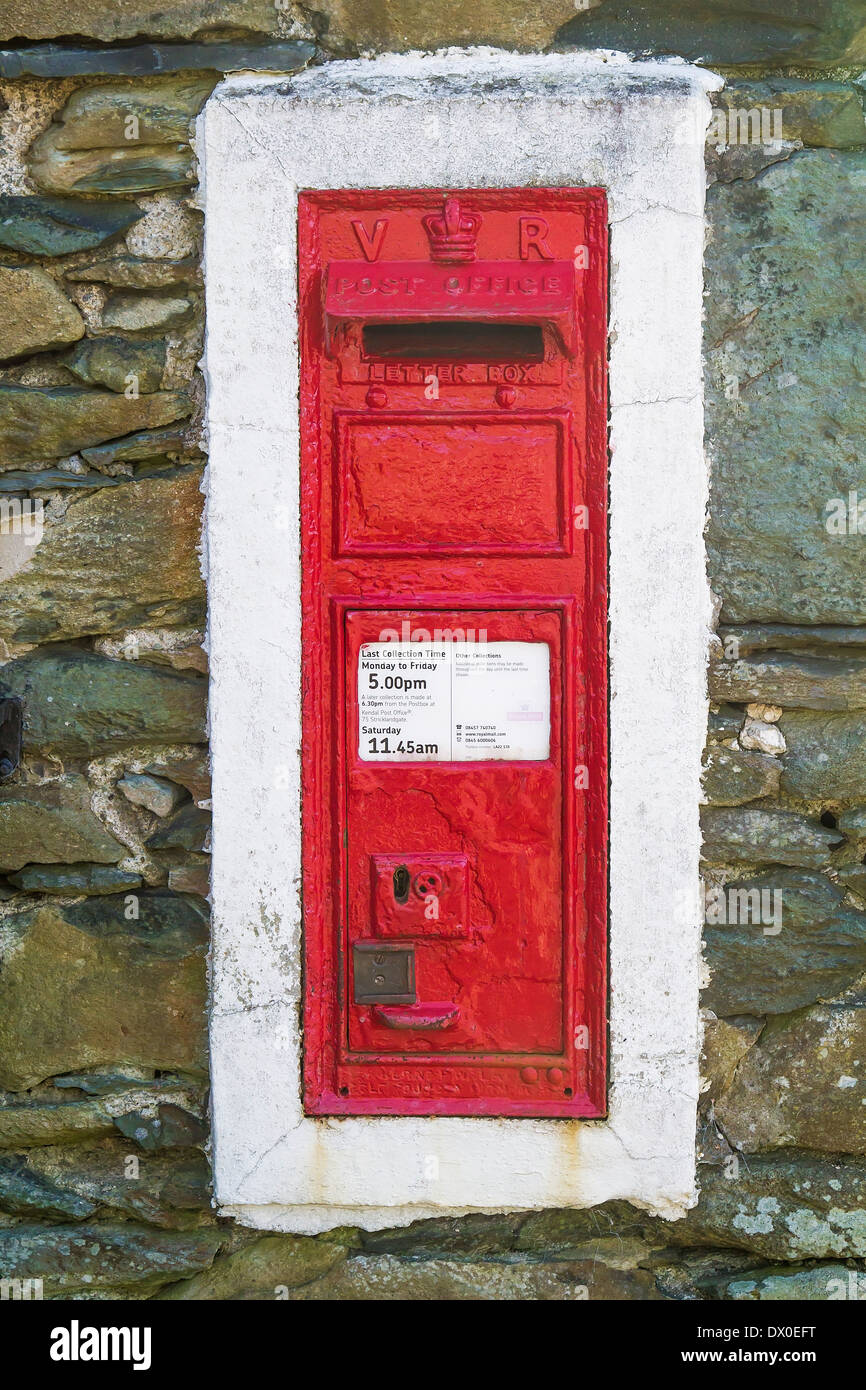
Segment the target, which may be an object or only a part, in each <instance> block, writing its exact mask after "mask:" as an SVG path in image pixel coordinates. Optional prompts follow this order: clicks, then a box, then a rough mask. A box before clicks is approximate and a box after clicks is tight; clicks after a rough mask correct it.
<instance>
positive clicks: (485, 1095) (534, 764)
mask: <svg viewBox="0 0 866 1390" xmlns="http://www.w3.org/2000/svg"><path fill="white" fill-rule="evenodd" d="M299 228H300V253H299V260H300V312H301V328H302V381H301V430H302V441H301V444H302V481H301V494H302V525H303V557H304V575H303V652H304V658H303V698H304V734H303V745H304V769H303V833H304V879H303V906H304V932H305V1003H304V1047H305V1097H304V1099H305V1105H306V1108H307V1111H308V1112H309V1113H312V1114H320V1115H331V1114H334V1115H339V1114H395V1115H401V1114H416V1115H424V1114H429V1115H514V1116H551V1117H555V1116H580V1115H583V1116H597V1115H600V1114H603V1113H604V1109H605V1035H606V1004H605V1000H606V983H605V966H606V946H605V938H606V931H605V927H606V841H607V772H606V766H607V764H606V728H607V714H606V708H607V706H606V671H607V662H606V647H605V637H606V622H607V618H606V589H605V578H606V491H605V479H606V459H607V447H606V395H605V380H606V376H605V361H606V351H605V345H606V332H607V317H606V284H607V210H606V202H605V197H604V194H603V192H601V191H600V190H598V189H536V188H533V189H520V190H515V189H510V190H493V189H483V190H482V189H474V190H461V191H447V192H446V191H443V190H435V189H424V190H412V191H406V190H377V191H373V190H366V191H363V192H358V191H337V192H315V193H305V194H302V195H301V198H300V213H299Z"/></svg>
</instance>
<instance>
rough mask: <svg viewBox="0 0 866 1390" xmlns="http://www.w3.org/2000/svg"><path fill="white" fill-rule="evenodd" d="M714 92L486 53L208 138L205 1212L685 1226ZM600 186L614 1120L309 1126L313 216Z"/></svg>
mask: <svg viewBox="0 0 866 1390" xmlns="http://www.w3.org/2000/svg"><path fill="white" fill-rule="evenodd" d="M720 85H721V83H720V81H719V80H718V79H717V78H715V77H713V76H712V75H711V74H708V73H706V72H703V71H701V70H699V69H695V68H692V67H689V66H687V65H686V64H684V63H680V62H675V61H673V62H665V63H631V62H629V61H628V60H626V59H625V58H623V57H622V56H620V55H614V54H604V55H602V54H591V55H558V56H549V57H548V56H545V57H522V56H517V55H514V54H506V53H500V52H494V51H490V50H471V51H455V50H449V51H448V52H446V53H440V54H433V55H427V56H423V55H418V54H410V55H404V56H389V57H386V58H380V59H377V60H374V61H363V60H362V61H357V62H355V61H353V62H345V63H333V64H329V65H327V66H325V67H321V68H317V69H312V70H310V71H308V72H305V73H302V74H300V75H297V76H294V77H291V78H282V79H281V78H278V77H276V78H275V77H274V76H272V75H270V76H267V77H265V78H259V77H252V76H243V75H241V76H235V77H231V78H229V79H227V80H226V81H225V82H223V83H222V84H221V85H220V86H219V87H218V88H217V90H216V92H215V93H214V95H213V96H212V97H211V99H210V101H209V102H208V104H207V107H206V109H205V111H204V113H203V115H202V117H201V118H200V122H199V131H198V141H197V144H198V151H199V155H200V157H201V159H202V163H203V177H204V207H205V213H206V223H205V226H206V232H205V238H206V249H205V275H206V286H207V322H208V331H207V344H206V362H205V365H206V376H207V384H208V431H209V439H210V466H209V470H208V483H207V492H208V502H207V553H208V571H209V596H210V597H209V602H210V653H211V673H212V674H211V733H212V749H213V773H214V791H213V796H214V801H213V806H214V832H213V904H214V945H213V957H212V1021H211V1053H212V1062H213V1121H214V1145H215V1173H216V1193H217V1201H218V1203H219V1205H220V1207H221V1209H222V1210H223V1211H224V1212H225V1213H226V1214H227V1215H231V1216H234V1217H235V1218H237V1219H238V1220H240V1221H242V1222H244V1223H245V1224H247V1225H252V1226H259V1227H264V1228H270V1229H275V1230H283V1231H299V1232H300V1231H308V1232H317V1231H323V1230H327V1229H328V1228H330V1227H332V1226H335V1225H339V1224H346V1223H351V1224H357V1225H360V1226H363V1227H366V1228H376V1227H381V1226H385V1225H392V1224H402V1223H406V1222H409V1221H412V1220H416V1219H418V1218H419V1217H423V1216H431V1215H449V1214H458V1213H464V1212H467V1211H502V1210H519V1209H530V1208H545V1207H567V1206H591V1205H594V1204H596V1203H599V1202H603V1201H606V1200H608V1199H610V1198H627V1199H631V1200H632V1201H634V1202H635V1203H636V1204H637V1205H639V1206H641V1207H645V1208H647V1209H650V1210H653V1211H657V1212H660V1213H662V1214H664V1215H666V1216H669V1217H675V1216H677V1215H679V1214H681V1213H682V1212H683V1211H684V1210H685V1209H686V1208H687V1207H688V1206H689V1205H691V1204H692V1203H693V1201H694V1167H695V1160H694V1126H695V1109H696V1102H697V1095H698V1054H699V1022H698V972H699V957H700V910H699V905H698V881H699V858H698V856H699V843H700V839H699V826H698V805H699V800H700V759H701V749H702V746H703V740H704V730H705V725H706V707H707V706H706V678H705V665H706V650H707V637H708V629H709V623H710V611H711V610H710V598H709V591H708V587H707V581H706V575H705V563H704V549H703V534H702V533H703V527H704V516H705V509H706V501H707V470H706V465H705V460H704V454H703V444H702V432H703V407H702V393H701V386H702V383H701V356H700V351H701V343H700V338H701V305H702V259H703V243H704V220H703V210H704V194H705V176H704V163H703V133H704V130H705V127H706V124H707V122H708V119H709V114H710V107H709V101H708V97H707V93H708V91H710V90H713V89H715V88H717V87H718V86H720ZM532 184H537V185H557V184H559V185H564V186H571V185H580V184H585V185H600V186H602V187H605V188H606V189H607V190H608V196H609V201H610V217H611V323H610V328H611V333H610V388H611V438H610V445H611V517H610V541H611V575H610V579H611V610H610V621H611V639H612V640H611V658H610V659H611V711H610V712H611V760H612V761H611V807H612V809H611V827H610V850H611V899H610V919H611V920H610V928H611V937H610V965H611V1000H610V1044H611V1047H610V1053H611V1062H610V1110H609V1117H608V1118H607V1119H606V1120H604V1121H592V1122H588V1121H564V1120H547V1121H545V1120H529V1119H484V1118H479V1119H467V1118H439V1117H437V1118H422V1119H418V1118H394V1117H388V1118H340V1119H315V1118H310V1117H308V1116H305V1115H304V1113H303V1111H302V1107H301V1101H300V1065H301V1046H302V1038H301V1030H300V996H301V944H302V943H301V931H302V920H301V906H300V868H299V853H300V790H299V750H300V743H301V727H300V676H299V667H300V560H299V554H300V551H299V534H298V483H299V479H298V467H299V465H298V452H299V451H298V345H297V305H296V269H295V267H296V246H295V234H296V215H297V212H296V197H297V191H298V189H299V188H312V189H317V188H340V187H361V188H363V187H371V186H386V187H424V186H428V185H430V186H445V187H448V186H453V187H473V186H482V185H483V186H491V187H496V186H507V187H515V186H520V185H532Z"/></svg>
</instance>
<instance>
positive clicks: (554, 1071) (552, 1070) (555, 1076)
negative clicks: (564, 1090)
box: [547, 1067, 564, 1086]
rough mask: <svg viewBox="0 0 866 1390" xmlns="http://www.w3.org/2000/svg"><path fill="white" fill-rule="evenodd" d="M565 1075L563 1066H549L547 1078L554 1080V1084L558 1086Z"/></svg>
mask: <svg viewBox="0 0 866 1390" xmlns="http://www.w3.org/2000/svg"><path fill="white" fill-rule="evenodd" d="M563 1076H564V1072H563V1071H562V1068H561V1067H548V1069H547V1079H548V1081H552V1082H553V1084H554V1086H558V1085H559V1083H560V1082H561V1081H562V1079H563Z"/></svg>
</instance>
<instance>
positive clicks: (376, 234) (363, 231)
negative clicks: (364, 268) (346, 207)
mask: <svg viewBox="0 0 866 1390" xmlns="http://www.w3.org/2000/svg"><path fill="white" fill-rule="evenodd" d="M389 222H390V219H389V218H387V217H379V218H377V219H376V222H375V225H374V227H373V235H372V236H371V235H370V233H369V232H368V231H367V228H366V227H365V226H364V224H363V222H362V221H361V219H360V217H353V218H352V230H353V232H354V233H355V236H356V237H357V238H358V245H359V246H360V248H361V250H362V251H363V253H364V257H365V259H366V260H368V261H377V260H378V259H379V257H380V256H381V254H382V247H383V245H384V243H385V235H386V233H387V231H388V226H389Z"/></svg>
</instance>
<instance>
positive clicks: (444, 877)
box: [370, 851, 471, 941]
mask: <svg viewBox="0 0 866 1390" xmlns="http://www.w3.org/2000/svg"><path fill="white" fill-rule="evenodd" d="M370 870H371V885H370V886H371V897H372V903H371V908H372V917H371V920H372V930H373V931H374V932H375V934H376V936H384V937H396V936H399V937H402V938H403V940H404V941H405V939H406V938H407V937H410V938H423V939H431V938H432V939H437V938H438V939H439V940H446V941H447V940H459V939H461V938H469V937H470V936H471V930H470V922H469V860H468V859H467V857H466V855H465V854H442V853H438V854H437V853H435V852H432V851H431V852H430V853H428V854H371V856H370ZM401 885H402V890H401Z"/></svg>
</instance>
